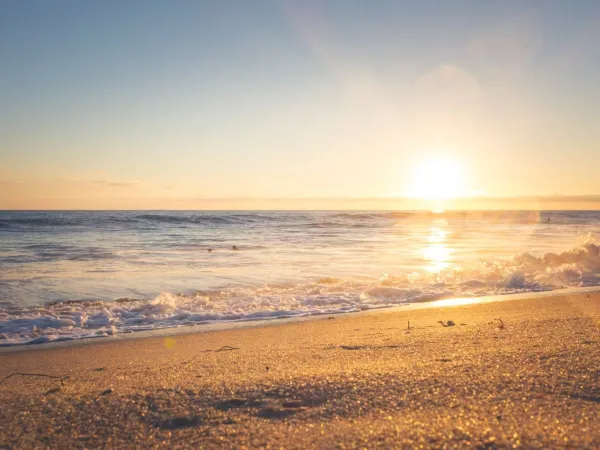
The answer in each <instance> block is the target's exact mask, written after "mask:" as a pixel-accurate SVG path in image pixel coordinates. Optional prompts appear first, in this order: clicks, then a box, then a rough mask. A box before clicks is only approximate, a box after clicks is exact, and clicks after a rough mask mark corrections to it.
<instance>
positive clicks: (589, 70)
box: [0, 0, 600, 208]
mask: <svg viewBox="0 0 600 450" xmlns="http://www.w3.org/2000/svg"><path fill="white" fill-rule="evenodd" d="M597 80H600V2H599V1H597V0H594V1H586V0H578V1H576V2H568V1H552V0H540V1H523V0H521V1H502V2H488V1H447V0H440V1H427V0H425V1H410V2H409V1H394V2H391V1H390V2H384V1H378V2H370V1H366V0H365V1H354V0H338V1H320V2H317V1H287V2H286V1H260V0H254V1H242V0H239V1H229V0H218V1H217V0H215V1H210V2H209V1H199V0H197V1H153V0H144V1H126V0H121V1H95V2H92V1H63V0H54V1H42V0H38V1H25V0H18V1H8V0H0V99H1V102H0V207H7V208H9V207H10V208H12V207H31V208H34V207H44V206H46V207H86V206H87V207H90V208H93V207H111V206H113V207H135V206H136V205H137V204H139V205H140V207H145V206H155V207H163V208H169V207H171V206H173V207H178V206H182V207H194V206H198V207H206V206H207V204H205V203H206V201H208V200H207V199H210V202H209V203H210V205H209V206H217V207H218V206H219V205H221V204H222V205H224V206H228V205H230V203H227V201H226V200H224V199H247V198H252V199H273V198H311V199H312V198H316V199H318V198H322V199H331V198H349V199H350V198H367V197H368V198H371V197H390V196H402V195H405V194H406V192H407V191H408V190H410V183H411V181H410V180H411V176H412V175H413V173H414V167H415V166H416V165H418V164H419V161H420V160H421V159H422V158H424V157H430V156H431V157H433V158H435V157H436V156H437V155H439V154H442V155H443V156H444V157H451V158H452V159H453V160H455V161H457V162H458V163H459V164H460V165H461V166H462V167H463V168H464V173H465V174H466V175H465V176H466V181H465V183H466V184H468V186H469V189H470V192H472V193H484V194H486V195H492V196H505V197H508V196H515V195H553V194H565V195H580V194H581V195H594V194H600V177H598V175H597V173H594V171H592V170H591V168H592V167H600V127H598V123H600V89H598V88H597ZM203 202H205V203H203ZM219 202H222V203H219ZM253 205H255V206H256V205H258V206H259V207H260V202H258V203H256V202H255V203H253ZM242 206H243V205H242Z"/></svg>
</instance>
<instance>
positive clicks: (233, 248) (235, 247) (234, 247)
mask: <svg viewBox="0 0 600 450" xmlns="http://www.w3.org/2000/svg"><path fill="white" fill-rule="evenodd" d="M231 249H232V250H239V248H238V246H237V245H234V246H233V247H231Z"/></svg>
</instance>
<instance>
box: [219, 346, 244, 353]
mask: <svg viewBox="0 0 600 450" xmlns="http://www.w3.org/2000/svg"><path fill="white" fill-rule="evenodd" d="M239 349H240V348H239V347H232V346H231V345H224V346H223V347H221V348H218V349H217V350H215V352H228V351H231V350H239Z"/></svg>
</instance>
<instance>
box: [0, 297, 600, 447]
mask: <svg viewBox="0 0 600 450" xmlns="http://www.w3.org/2000/svg"><path fill="white" fill-rule="evenodd" d="M409 318H410V323H411V329H410V330H407V321H408V319H409ZM497 318H500V319H502V321H503V322H504V326H503V327H502V326H499V324H500V322H499V321H494V319H497ZM438 320H444V321H447V320H453V321H454V322H455V323H456V325H455V326H450V327H443V326H441V325H440V324H439V323H438ZM227 346H230V347H227ZM599 367H600V294H579V295H562V296H556V297H547V298H540V299H529V300H512V301H504V302H495V303H485V304H476V305H469V306H455V307H444V308H436V309H434V308H429V309H421V310H411V311H407V310H404V311H403V310H393V311H389V310H388V311H383V312H377V313H364V314H363V313H361V314H354V315H346V316H337V317H336V318H335V319H334V320H332V319H327V318H325V317H323V318H319V319H316V320H312V321H306V322H300V323H292V324H283V325H276V326H265V327H260V328H251V329H238V330H230V331H219V332H207V333H197V334H188V335H180V336H175V337H170V338H145V339H132V340H127V341H104V342H101V343H93V344H89V345H78V346H70V347H64V348H54V349H43V348H41V349H39V350H37V349H36V350H29V351H22V352H16V353H15V352H12V353H2V354H0V378H2V377H4V376H6V375H9V374H11V373H13V372H32V373H46V374H51V375H58V376H62V375H64V376H66V377H68V378H67V379H65V381H64V386H61V383H60V380H57V379H50V378H42V377H26V376H13V377H11V378H9V379H7V380H5V381H4V382H3V383H2V384H1V385H0V424H1V425H0V448H33V447H51V448H84V447H86V448H96V447H113V448H126V447H139V448H146V447H159V446H164V445H165V444H167V445H169V446H172V447H192V448H246V447H248V448H258V447H268V448H270V447H273V448H280V447H283V448H302V449H305V448H315V447H319V448H404V447H406V448H413V447H419V446H420V447H422V448H432V447H433V448H444V447H455V446H456V447H468V446H473V447H478V448H496V447H527V448H538V447H539V448H542V447H543V448H558V447H567V448H599V447H600V407H599V402H600V370H599Z"/></svg>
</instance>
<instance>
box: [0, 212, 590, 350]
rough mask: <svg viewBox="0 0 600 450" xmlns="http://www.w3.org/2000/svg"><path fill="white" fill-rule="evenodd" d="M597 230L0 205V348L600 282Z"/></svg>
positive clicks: (457, 218) (430, 216)
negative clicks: (18, 209) (48, 209)
mask: <svg viewBox="0 0 600 450" xmlns="http://www.w3.org/2000/svg"><path fill="white" fill-rule="evenodd" d="M599 237H600V212H599V211H551V212H550V211H548V212H544V211H542V212H538V211H488V212H481V211H470V212H469V211H466V212H456V211H452V212H443V213H431V212H410V211H406V212H402V211H400V212H389V211H361V212H355V211H348V212H340V211H331V212H329V211H298V212H274V211H273V212H252V211H248V212H244V211H231V212H224V211H213V212H197V211H181V212H174V211H118V212H117V211H93V212H92V211H85V212H83V211H78V212H62V211H61V212H12V211H5V212H0V346H8V345H21V344H31V343H44V342H51V341H60V340H72V339H80V338H86V337H102V336H110V335H114V334H115V333H130V332H134V331H139V330H150V329H157V328H169V327H179V326H183V325H202V324H206V323H214V322H217V321H220V322H222V321H241V320H256V319H267V318H282V317H297V316H306V315H318V314H335V313H340V312H353V311H361V310H367V309H374V308H383V307H389V306H395V305H403V304H410V303H414V302H428V301H433V300H439V299H443V298H450V297H476V296H484V295H492V294H494V295H495V294H508V293H522V292H534V291H545V290H554V289H559V288H564V287H582V286H594V285H600V248H599V247H598V245H597V244H595V242H596V241H595V239H597V238H599ZM234 246H235V249H234Z"/></svg>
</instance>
